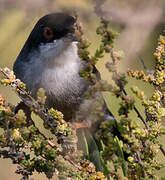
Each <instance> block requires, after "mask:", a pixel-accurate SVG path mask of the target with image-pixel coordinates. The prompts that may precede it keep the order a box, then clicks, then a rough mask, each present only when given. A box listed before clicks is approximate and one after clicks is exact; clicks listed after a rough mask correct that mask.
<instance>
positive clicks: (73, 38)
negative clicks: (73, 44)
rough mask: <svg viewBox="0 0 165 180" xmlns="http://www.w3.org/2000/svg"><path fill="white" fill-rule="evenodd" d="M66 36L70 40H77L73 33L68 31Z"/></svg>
mask: <svg viewBox="0 0 165 180" xmlns="http://www.w3.org/2000/svg"><path fill="white" fill-rule="evenodd" d="M67 38H68V39H70V40H71V41H78V39H77V37H76V35H75V34H74V33H68V35H67Z"/></svg>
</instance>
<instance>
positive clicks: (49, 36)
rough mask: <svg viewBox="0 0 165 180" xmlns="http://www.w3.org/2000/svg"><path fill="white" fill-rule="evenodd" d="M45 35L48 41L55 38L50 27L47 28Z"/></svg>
mask: <svg viewBox="0 0 165 180" xmlns="http://www.w3.org/2000/svg"><path fill="white" fill-rule="evenodd" d="M43 35H44V37H45V38H46V39H52V38H53V37H54V33H53V30H52V29H51V28H50V27H45V28H44V32H43Z"/></svg>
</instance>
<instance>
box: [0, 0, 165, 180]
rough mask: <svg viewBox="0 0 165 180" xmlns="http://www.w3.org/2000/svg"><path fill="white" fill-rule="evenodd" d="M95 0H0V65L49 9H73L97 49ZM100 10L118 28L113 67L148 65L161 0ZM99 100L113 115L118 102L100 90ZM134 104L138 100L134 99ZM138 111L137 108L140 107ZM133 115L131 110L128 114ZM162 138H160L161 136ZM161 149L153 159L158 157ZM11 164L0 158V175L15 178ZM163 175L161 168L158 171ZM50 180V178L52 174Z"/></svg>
mask: <svg viewBox="0 0 165 180" xmlns="http://www.w3.org/2000/svg"><path fill="white" fill-rule="evenodd" d="M94 6H95V0H24V1H22V0H0V67H6V66H7V67H9V68H12V66H13V62H14V61H15V59H16V57H17V55H18V53H19V52H20V50H21V48H22V46H23V44H24V42H25V41H26V39H27V37H28V35H29V33H30V32H31V30H32V28H33V26H34V24H35V23H36V21H37V20H38V18H40V17H41V16H43V15H45V14H47V13H50V12H61V11H63V12H70V13H73V12H74V11H77V13H78V15H79V17H80V20H81V22H82V24H83V27H84V32H85V36H86V37H87V38H88V39H89V41H91V42H92V45H91V47H90V50H91V53H93V52H94V51H95V49H96V48H97V45H98V42H99V38H98V37H97V35H96V34H95V29H96V27H97V26H98V23H99V18H98V17H97V15H96V14H95V13H94ZM103 9H104V11H105V15H106V17H107V18H109V20H110V22H111V27H112V29H114V30H117V31H118V32H120V36H119V37H118V39H117V41H116V46H115V48H116V49H120V50H123V51H124V53H125V57H124V59H123V60H122V61H121V63H120V66H119V70H120V71H122V72H125V71H126V70H127V69H128V68H132V69H138V70H139V69H143V66H142V63H141V61H140V58H142V59H143V61H144V63H145V65H146V67H147V68H148V69H152V68H153V66H154V58H153V53H154V51H155V48H156V45H157V38H158V36H159V34H160V33H163V30H164V24H165V1H164V0H150V1H146V0H140V1H139V0H124V1H121V0H107V1H106V2H105V5H104V7H103ZM109 60H110V58H109V57H105V58H103V59H102V60H101V61H100V62H99V63H98V64H97V67H98V69H99V70H100V72H101V75H102V78H103V79H106V80H108V81H109V82H110V83H111V82H112V81H111V76H110V75H109V73H108V72H107V70H106V69H105V62H106V61H109ZM131 85H138V86H139V87H140V88H141V89H142V90H144V91H145V92H146V94H147V95H150V94H151V93H152V87H150V86H148V85H146V84H145V83H142V82H139V81H136V80H130V82H129V85H128V86H127V91H128V92H129V93H130V91H129V87H130V86H131ZM0 93H1V94H3V95H4V96H5V97H6V99H7V101H8V102H12V103H13V104H16V103H17V102H19V98H18V97H16V95H15V93H14V92H12V90H11V89H10V88H5V87H0ZM105 99H106V101H107V103H108V105H109V107H110V109H111V111H112V112H113V114H114V115H115V116H116V117H118V116H117V107H118V104H119V101H118V100H116V99H115V97H113V96H111V95H110V94H108V93H106V94H105ZM137 107H139V108H140V102H139V101H138V100H137ZM140 110H141V112H142V113H143V109H140ZM131 116H132V118H135V120H136V119H137V117H136V114H132V115H131ZM162 141H164V144H165V140H164V138H162ZM161 157H162V156H161V154H160V156H159V158H161ZM15 169H16V166H15V165H12V164H11V161H10V160H7V159H5V160H4V159H0V179H1V180H9V179H12V180H18V179H20V176H18V175H16V174H15V173H14V171H15ZM159 175H160V176H165V171H164V170H162V171H161V172H159ZM33 178H34V179H40V180H46V177H45V176H44V175H38V174H37V173H36V174H35V175H34V176H33ZM54 179H56V178H54Z"/></svg>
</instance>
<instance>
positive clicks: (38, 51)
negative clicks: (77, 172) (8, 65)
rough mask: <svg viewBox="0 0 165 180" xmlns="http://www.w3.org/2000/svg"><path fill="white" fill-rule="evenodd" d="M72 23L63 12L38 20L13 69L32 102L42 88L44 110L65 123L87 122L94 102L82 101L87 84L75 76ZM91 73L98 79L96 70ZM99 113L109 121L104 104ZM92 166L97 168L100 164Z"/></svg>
mask: <svg viewBox="0 0 165 180" xmlns="http://www.w3.org/2000/svg"><path fill="white" fill-rule="evenodd" d="M75 23H76V19H75V18H74V17H73V16H71V15H69V14H67V13H63V12H58V13H51V14H48V15H45V16H43V17H41V18H40V19H39V20H38V22H37V23H36V25H35V26H34V28H33V30H32V32H31V33H30V35H29V37H28V39H27V41H26V42H25V44H24V46H23V48H22V50H21V51H20V53H19V55H18V57H17V58H16V61H15V62H14V66H13V70H14V73H15V75H16V78H18V79H20V80H21V81H23V82H24V83H25V84H26V89H27V90H28V91H30V92H31V95H32V96H33V97H34V98H36V95H37V91H38V89H39V88H43V89H44V90H45V93H46V97H47V98H46V107H47V108H51V107H53V108H54V109H57V110H59V111H61V112H62V113H63V115H64V119H65V120H66V121H68V122H74V121H78V122H81V121H85V120H86V119H89V117H90V113H91V106H92V104H93V102H94V100H93V99H92V100H89V99H85V98H84V93H85V92H86V91H87V89H88V88H89V87H90V84H89V83H88V82H87V81H86V80H85V79H84V78H83V77H81V76H80V74H79V73H80V71H81V70H82V69H83V68H84V66H85V64H84V61H82V60H81V58H80V57H79V55H78V47H77V43H78V42H77V39H76V36H75ZM94 70H95V73H96V74H97V75H98V74H99V72H98V71H97V69H96V67H94ZM103 109H104V120H105V119H113V116H112V114H111V113H110V111H109V110H108V108H107V106H106V105H105V104H104V108H103ZM91 144H92V146H93V141H92V143H91ZM91 151H92V150H91ZM94 156H95V155H94ZM94 164H97V166H99V168H98V169H100V168H101V165H100V162H99V163H96V162H94ZM98 164H99V165H98Z"/></svg>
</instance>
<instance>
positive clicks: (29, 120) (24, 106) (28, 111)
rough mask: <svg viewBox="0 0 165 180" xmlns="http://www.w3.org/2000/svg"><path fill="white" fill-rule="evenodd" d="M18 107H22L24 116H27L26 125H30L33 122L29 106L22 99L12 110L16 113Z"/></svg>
mask: <svg viewBox="0 0 165 180" xmlns="http://www.w3.org/2000/svg"><path fill="white" fill-rule="evenodd" d="M20 109H22V110H23V112H24V113H25V116H26V118H27V123H28V126H30V125H32V124H33V123H34V122H33V120H32V118H31V110H30V108H29V107H28V106H27V105H26V104H25V103H24V102H23V101H21V102H20V103H19V104H18V105H17V106H16V107H15V110H14V112H15V114H17V113H18V111H19V110H20Z"/></svg>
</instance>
